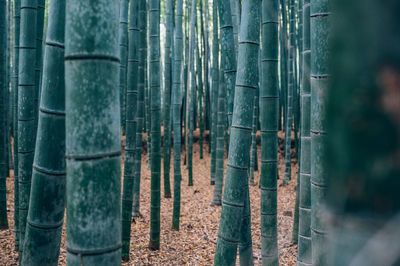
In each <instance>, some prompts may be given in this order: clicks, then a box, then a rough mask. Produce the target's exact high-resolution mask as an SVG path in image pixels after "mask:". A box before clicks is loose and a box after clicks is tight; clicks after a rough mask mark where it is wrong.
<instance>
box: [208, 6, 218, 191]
mask: <svg viewBox="0 0 400 266" xmlns="http://www.w3.org/2000/svg"><path fill="white" fill-rule="evenodd" d="M212 19H213V42H212V73H211V74H212V83H211V86H212V87H211V110H212V113H211V171H210V172H211V174H210V184H211V185H214V184H215V175H216V160H217V156H216V155H217V153H216V148H217V131H218V128H217V124H218V86H219V80H218V77H219V74H218V73H219V64H218V63H219V62H218V58H219V55H218V54H219V49H218V48H219V46H218V9H217V5H216V3H214V2H213V17H212Z"/></svg>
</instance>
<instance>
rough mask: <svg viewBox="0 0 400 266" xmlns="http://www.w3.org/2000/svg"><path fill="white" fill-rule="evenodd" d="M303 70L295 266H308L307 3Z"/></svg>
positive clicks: (306, 1)
mask: <svg viewBox="0 0 400 266" xmlns="http://www.w3.org/2000/svg"><path fill="white" fill-rule="evenodd" d="M302 47H303V57H302V58H303V60H302V62H303V67H302V79H301V80H302V86H301V88H302V89H301V103H302V104H301V151H300V160H301V161H300V183H299V184H298V186H300V196H299V240H298V255H297V263H298V264H299V265H311V263H312V260H311V253H312V252H311V231H310V221H311V220H310V219H311V194H310V189H311V184H310V176H311V160H310V159H311V135H310V119H311V110H310V101H311V86H310V60H311V50H310V1H309V0H304V3H303V45H302Z"/></svg>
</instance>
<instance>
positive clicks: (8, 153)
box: [5, 1, 13, 171]
mask: <svg viewBox="0 0 400 266" xmlns="http://www.w3.org/2000/svg"><path fill="white" fill-rule="evenodd" d="M10 6H11V2H10V1H6V23H5V25H6V41H5V48H6V59H5V75H6V79H5V84H6V88H7V89H6V91H5V92H6V98H5V100H6V102H5V104H6V106H5V107H6V109H5V112H6V129H7V131H6V133H7V138H6V157H7V158H6V159H7V169H8V171H9V170H11V169H13V162H12V159H13V158H12V152H11V136H12V135H13V127H12V112H11V108H12V92H10V71H11V65H10V63H11V62H10V57H11V56H12V55H11V52H12V50H11V49H10V47H11V36H10V29H11V20H10V16H11V9H10Z"/></svg>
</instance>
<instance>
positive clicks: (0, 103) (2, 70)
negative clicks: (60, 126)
mask: <svg viewBox="0 0 400 266" xmlns="http://www.w3.org/2000/svg"><path fill="white" fill-rule="evenodd" d="M6 42H7V6H6V1H1V2H0V47H2V49H1V50H0V230H3V229H7V228H8V219H7V198H6V194H7V187H6V178H7V177H8V175H9V171H8V158H7V127H8V123H7V102H6V101H7V98H6V94H7V90H8V87H7V75H6V74H7V73H6V71H7V70H6V68H7V65H6V60H7V55H6V50H7V49H3V48H6V45H7V43H6Z"/></svg>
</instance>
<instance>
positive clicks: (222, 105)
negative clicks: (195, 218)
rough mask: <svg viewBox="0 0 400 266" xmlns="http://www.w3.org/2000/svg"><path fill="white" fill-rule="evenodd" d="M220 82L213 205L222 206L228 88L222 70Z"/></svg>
mask: <svg viewBox="0 0 400 266" xmlns="http://www.w3.org/2000/svg"><path fill="white" fill-rule="evenodd" d="M217 79H218V80H219V82H220V84H219V86H218V112H217V114H218V121H217V132H216V137H215V138H216V142H217V143H216V148H215V153H216V163H215V185H214V195H213V201H212V205H216V206H221V204H222V202H221V200H222V186H223V183H224V165H225V163H224V162H225V161H224V159H225V149H224V141H225V139H224V135H225V128H226V101H225V98H226V87H225V78H224V74H223V72H222V70H220V74H219V77H218V78H217Z"/></svg>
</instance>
